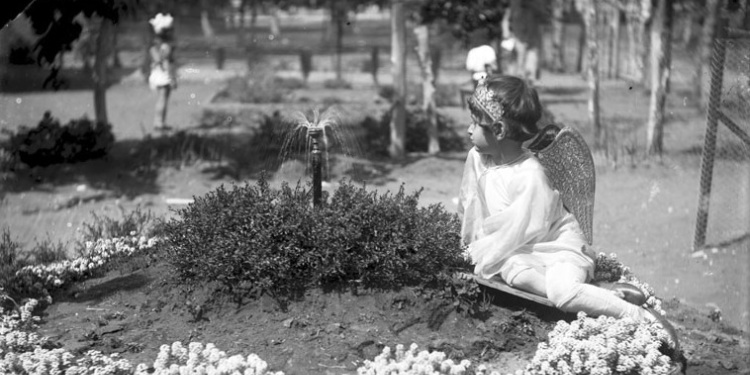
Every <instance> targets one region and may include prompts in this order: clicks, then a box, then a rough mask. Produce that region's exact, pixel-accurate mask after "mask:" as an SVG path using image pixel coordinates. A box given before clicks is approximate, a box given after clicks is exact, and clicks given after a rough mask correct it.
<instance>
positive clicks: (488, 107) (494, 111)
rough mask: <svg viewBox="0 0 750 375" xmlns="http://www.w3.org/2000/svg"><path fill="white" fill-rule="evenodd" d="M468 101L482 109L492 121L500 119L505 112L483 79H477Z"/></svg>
mask: <svg viewBox="0 0 750 375" xmlns="http://www.w3.org/2000/svg"><path fill="white" fill-rule="evenodd" d="M469 102H470V103H471V104H472V105H474V106H476V107H477V108H479V109H481V110H482V111H484V112H485V113H486V114H487V115H488V116H490V118H491V119H492V121H493V122H498V121H500V120H501V119H502V118H503V115H504V114H505V110H504V109H503V106H502V105H501V104H500V103H499V102H498V101H497V99H496V98H495V94H494V93H493V92H492V91H490V89H489V88H487V84H486V81H485V80H481V81H479V84H478V85H477V88H476V89H474V93H473V94H472V95H471V97H469Z"/></svg>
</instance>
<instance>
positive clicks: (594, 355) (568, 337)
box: [518, 312, 671, 375]
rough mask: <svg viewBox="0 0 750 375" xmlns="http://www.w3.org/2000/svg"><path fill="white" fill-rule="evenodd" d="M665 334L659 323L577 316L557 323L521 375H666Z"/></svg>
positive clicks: (580, 314) (667, 366) (667, 364)
mask: <svg viewBox="0 0 750 375" xmlns="http://www.w3.org/2000/svg"><path fill="white" fill-rule="evenodd" d="M667 339H668V335H667V333H666V332H665V331H664V330H663V329H662V328H661V327H660V326H659V325H658V323H654V322H652V323H641V322H636V321H634V320H632V319H630V318H625V319H615V318H612V317H604V316H600V317H598V318H596V319H593V318H590V317H587V316H586V314H585V313H582V312H580V313H578V319H577V320H574V321H573V322H571V323H570V324H568V323H566V322H564V321H559V322H558V323H557V325H556V326H555V328H554V329H553V330H552V332H550V334H549V343H541V344H539V348H538V349H537V351H536V354H535V355H534V358H533V359H532V360H531V363H530V364H529V365H528V366H527V368H526V370H525V371H522V372H518V373H519V374H523V375H542V374H561V375H572V374H591V375H614V374H643V375H657V374H663V375H666V374H669V372H670V370H671V363H670V359H669V357H667V356H666V355H662V354H661V352H659V346H660V345H661V342H662V341H663V340H667Z"/></svg>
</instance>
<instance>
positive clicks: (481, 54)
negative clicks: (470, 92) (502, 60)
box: [466, 44, 497, 87]
mask: <svg viewBox="0 0 750 375" xmlns="http://www.w3.org/2000/svg"><path fill="white" fill-rule="evenodd" d="M466 70H468V71H469V72H471V80H472V81H474V87H476V86H477V84H478V83H479V81H480V80H482V79H485V78H487V76H489V75H491V74H492V73H493V72H495V71H496V70H497V55H496V54H495V49H494V48H492V47H490V46H488V45H486V44H485V45H482V46H479V47H475V48H472V49H471V50H469V53H468V54H467V55H466Z"/></svg>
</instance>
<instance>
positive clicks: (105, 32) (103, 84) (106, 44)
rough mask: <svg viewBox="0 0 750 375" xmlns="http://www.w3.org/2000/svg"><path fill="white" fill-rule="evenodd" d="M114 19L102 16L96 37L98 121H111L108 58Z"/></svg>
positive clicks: (95, 69) (95, 100) (95, 94)
mask: <svg viewBox="0 0 750 375" xmlns="http://www.w3.org/2000/svg"><path fill="white" fill-rule="evenodd" d="M111 33H112V21H110V20H108V19H106V18H102V19H101V21H100V26H99V35H97V37H96V60H94V113H95V116H96V120H97V121H101V122H105V123H107V122H109V120H108V118H107V84H108V83H107V65H108V64H107V60H108V58H109V55H110V45H111V42H112V35H111Z"/></svg>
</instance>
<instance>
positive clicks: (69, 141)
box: [8, 111, 115, 166]
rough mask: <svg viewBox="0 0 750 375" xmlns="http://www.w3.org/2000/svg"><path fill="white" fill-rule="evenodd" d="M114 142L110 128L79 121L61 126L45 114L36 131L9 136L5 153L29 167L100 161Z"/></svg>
mask: <svg viewBox="0 0 750 375" xmlns="http://www.w3.org/2000/svg"><path fill="white" fill-rule="evenodd" d="M114 141H115V137H114V134H113V133H112V125H110V124H105V123H102V122H98V121H93V120H90V119H88V118H86V117H82V118H80V119H74V120H70V121H69V122H68V123H67V124H65V125H61V124H60V121H59V120H58V119H56V118H54V117H52V115H51V114H50V112H49V111H47V112H45V113H44V117H43V118H42V120H41V121H39V124H38V125H37V126H36V127H35V128H27V127H25V126H21V127H20V129H19V130H18V132H17V133H11V136H10V139H9V141H8V144H9V147H8V149H9V152H10V153H11V154H12V155H15V156H16V157H18V159H19V160H20V161H21V162H23V163H25V164H27V165H29V166H46V165H50V164H55V163H72V162H78V161H84V160H89V159H95V158H99V157H102V156H104V155H106V154H107V152H108V151H109V149H110V148H111V147H112V145H113V144H114Z"/></svg>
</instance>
